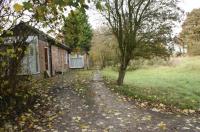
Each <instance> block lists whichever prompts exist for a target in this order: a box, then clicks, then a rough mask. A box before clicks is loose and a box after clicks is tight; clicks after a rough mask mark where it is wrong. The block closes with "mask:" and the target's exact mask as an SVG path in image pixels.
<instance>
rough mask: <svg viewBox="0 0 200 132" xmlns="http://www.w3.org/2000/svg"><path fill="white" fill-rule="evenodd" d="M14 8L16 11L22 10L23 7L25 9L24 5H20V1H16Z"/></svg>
mask: <svg viewBox="0 0 200 132" xmlns="http://www.w3.org/2000/svg"><path fill="white" fill-rule="evenodd" d="M13 7H14V10H15V11H16V12H20V11H21V10H22V9H23V5H20V4H18V3H16V4H14V6H13Z"/></svg>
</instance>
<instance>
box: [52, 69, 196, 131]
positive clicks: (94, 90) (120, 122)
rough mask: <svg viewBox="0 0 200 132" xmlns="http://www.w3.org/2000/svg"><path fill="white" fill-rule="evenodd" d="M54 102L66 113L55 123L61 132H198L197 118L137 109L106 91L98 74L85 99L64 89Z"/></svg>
mask: <svg viewBox="0 0 200 132" xmlns="http://www.w3.org/2000/svg"><path fill="white" fill-rule="evenodd" d="M56 100H59V101H60V105H62V106H63V109H66V110H64V114H63V116H62V117H60V121H59V122H56V123H55V125H56V126H57V131H60V132H63V131H69V132H79V131H80V132H81V131H82V132H95V131H97V132H162V131H169V132H176V131H178V132H200V118H199V117H186V116H185V117H184V116H177V115H169V114H163V113H158V112H153V111H150V110H142V109H140V108H137V107H136V106H135V105H133V104H132V103H130V102H127V101H125V100H123V98H122V97H120V96H119V95H117V94H116V93H113V92H111V91H110V90H109V89H108V88H106V86H105V84H104V82H103V80H102V77H101V75H100V73H99V72H96V73H95V74H94V77H93V81H92V82H91V86H90V92H89V93H88V98H87V99H82V98H80V97H78V96H77V95H76V93H75V92H72V90H69V89H64V90H62V91H60V92H59V93H58V96H57V99H56Z"/></svg>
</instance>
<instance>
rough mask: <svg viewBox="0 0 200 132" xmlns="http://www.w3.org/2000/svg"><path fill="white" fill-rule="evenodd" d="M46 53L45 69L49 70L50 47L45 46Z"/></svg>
mask: <svg viewBox="0 0 200 132" xmlns="http://www.w3.org/2000/svg"><path fill="white" fill-rule="evenodd" d="M44 53H45V56H44V58H45V70H49V55H48V48H44Z"/></svg>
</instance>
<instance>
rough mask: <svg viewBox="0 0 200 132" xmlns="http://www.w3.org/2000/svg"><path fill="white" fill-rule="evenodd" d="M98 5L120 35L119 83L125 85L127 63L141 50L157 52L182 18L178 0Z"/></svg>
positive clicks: (111, 1) (115, 0) (130, 0)
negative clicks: (177, 21)
mask: <svg viewBox="0 0 200 132" xmlns="http://www.w3.org/2000/svg"><path fill="white" fill-rule="evenodd" d="M96 6H97V8H99V9H100V11H101V13H102V15H103V16H104V17H105V18H106V20H107V21H108V23H109V26H110V27H111V29H112V32H113V34H114V35H115V37H116V38H117V41H118V48H119V51H120V68H119V76H118V80H117V83H118V85H122V84H123V80H124V77H125V73H126V69H127V66H128V64H129V62H130V60H131V59H134V58H135V57H136V55H137V54H138V53H139V54H140V55H141V56H142V55H143V54H145V53H141V52H146V51H152V53H153V51H156V49H155V47H156V48H158V47H163V48H166V47H167V46H164V45H166V44H167V42H168V41H169V40H170V39H171V33H172V28H173V25H174V23H173V22H174V21H176V20H178V19H179V16H180V13H181V11H180V9H179V8H178V7H177V0H105V1H104V2H100V1H98V2H97V3H96Z"/></svg>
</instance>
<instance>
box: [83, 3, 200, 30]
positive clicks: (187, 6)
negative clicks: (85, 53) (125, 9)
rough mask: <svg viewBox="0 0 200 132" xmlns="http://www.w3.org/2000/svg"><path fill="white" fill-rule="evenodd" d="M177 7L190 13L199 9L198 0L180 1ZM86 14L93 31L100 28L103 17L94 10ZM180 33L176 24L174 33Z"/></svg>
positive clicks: (179, 27) (179, 28) (179, 25)
mask: <svg viewBox="0 0 200 132" xmlns="http://www.w3.org/2000/svg"><path fill="white" fill-rule="evenodd" d="M179 6H180V7H181V9H183V10H184V11H185V12H191V11H192V10H193V9H195V8H200V0H180V3H179ZM87 14H88V16H89V21H90V23H91V25H92V27H93V28H94V29H95V28H98V27H100V26H101V25H102V24H103V22H102V20H103V17H102V16H101V15H100V14H99V13H98V12H97V11H95V9H89V10H88V11H87ZM180 31H181V23H180V24H178V25H177V28H175V29H174V32H175V33H179V32H180Z"/></svg>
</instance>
